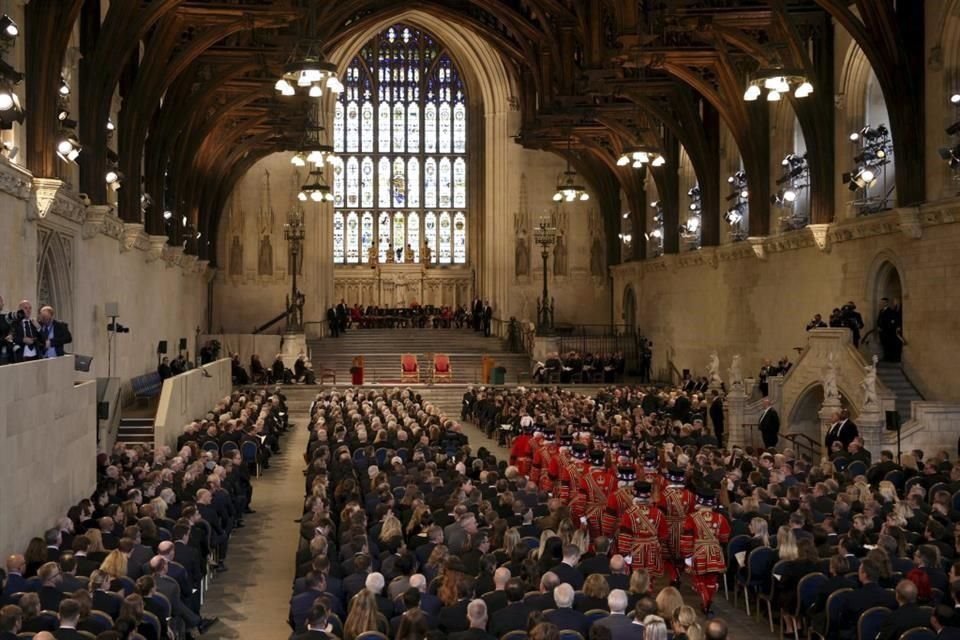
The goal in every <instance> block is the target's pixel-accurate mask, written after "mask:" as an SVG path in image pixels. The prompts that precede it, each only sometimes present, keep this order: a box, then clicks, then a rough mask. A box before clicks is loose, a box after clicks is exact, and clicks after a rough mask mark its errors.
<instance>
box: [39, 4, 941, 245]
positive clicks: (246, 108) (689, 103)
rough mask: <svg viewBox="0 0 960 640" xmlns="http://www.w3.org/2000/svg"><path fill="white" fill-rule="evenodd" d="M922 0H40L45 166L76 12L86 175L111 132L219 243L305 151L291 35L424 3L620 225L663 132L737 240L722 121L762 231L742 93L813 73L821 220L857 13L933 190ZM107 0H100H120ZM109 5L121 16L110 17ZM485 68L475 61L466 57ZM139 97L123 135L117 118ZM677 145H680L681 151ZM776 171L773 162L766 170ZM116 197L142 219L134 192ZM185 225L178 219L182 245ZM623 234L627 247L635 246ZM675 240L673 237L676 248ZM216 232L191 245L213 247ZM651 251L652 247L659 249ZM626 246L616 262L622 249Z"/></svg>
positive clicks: (752, 137)
mask: <svg viewBox="0 0 960 640" xmlns="http://www.w3.org/2000/svg"><path fill="white" fill-rule="evenodd" d="M102 4H103V6H101V5H102ZM923 4H924V3H922V2H915V3H909V2H908V3H903V2H901V3H896V5H895V4H894V2H893V0H404V1H398V0H338V1H336V2H332V1H323V2H321V0H219V1H206V0H192V1H187V0H122V1H121V0H114V1H113V2H110V3H109V7H107V6H106V2H105V0H32V2H30V3H29V4H28V5H27V9H26V11H27V20H26V37H27V46H28V47H29V51H28V53H27V57H26V58H27V69H26V72H27V85H28V87H27V88H28V96H29V102H28V105H27V108H28V119H27V126H28V133H29V146H28V149H27V157H28V164H29V166H30V169H31V170H32V171H34V173H35V174H36V175H41V176H51V177H55V176H56V175H57V173H58V170H59V167H58V160H57V158H56V155H55V153H54V144H53V141H54V140H55V136H56V135H57V133H58V124H57V120H56V115H57V103H56V91H57V86H58V83H59V77H60V73H61V68H62V66H63V58H64V53H65V51H66V47H67V43H68V41H69V38H70V35H71V32H72V30H73V28H74V27H75V25H76V24H77V23H78V22H79V29H80V45H81V53H82V54H83V58H82V63H81V72H80V83H79V90H80V96H79V98H80V109H79V114H78V116H79V118H78V119H79V123H80V125H79V126H80V138H81V141H82V142H83V144H84V148H85V149H84V153H83V154H82V155H81V158H82V160H81V162H82V164H81V185H80V188H81V191H83V192H85V193H87V194H88V195H89V196H90V198H91V200H92V201H94V202H103V201H105V196H106V194H105V190H106V186H105V184H104V181H103V177H102V176H103V174H104V172H105V170H106V168H107V164H108V160H107V149H108V147H113V148H114V149H115V151H116V153H117V154H118V155H119V168H120V169H121V171H122V172H123V173H124V175H125V176H126V181H127V184H134V185H136V184H141V183H142V184H143V185H144V190H146V191H147V192H148V193H150V194H152V196H153V197H154V200H155V201H158V200H160V199H161V197H162V198H163V201H164V202H168V203H171V202H172V203H173V206H175V207H176V209H177V211H178V214H179V213H181V212H182V213H183V214H185V215H187V216H188V218H189V219H190V220H192V222H193V225H194V226H195V228H196V229H197V230H200V231H203V236H204V237H205V238H207V239H210V240H211V241H212V239H213V238H215V236H216V230H217V226H218V222H219V218H220V212H221V210H222V209H223V205H224V202H225V200H226V198H227V196H228V195H229V193H230V191H231V188H232V186H233V185H234V183H235V182H236V180H237V179H238V178H239V177H240V176H242V175H243V173H244V172H245V171H246V170H247V168H249V167H250V166H251V165H252V164H253V163H254V162H256V160H257V159H259V158H262V157H264V156H265V155H268V154H270V153H272V152H274V151H277V150H283V149H289V148H291V146H292V145H293V144H294V143H295V141H296V137H297V133H296V132H297V131H302V130H303V127H304V125H305V123H306V120H307V117H308V116H307V105H306V104H305V102H304V101H303V100H300V99H279V98H277V97H276V96H275V94H274V91H273V83H274V82H275V81H276V79H277V77H278V75H279V72H280V69H281V68H282V65H283V63H284V62H285V61H286V59H287V57H288V56H289V54H290V52H291V50H292V48H293V46H294V43H295V42H296V41H297V39H298V38H300V37H302V36H303V35H304V33H303V31H304V25H306V24H310V25H312V27H313V33H310V34H307V35H309V36H311V37H314V38H316V39H318V40H319V41H321V42H323V43H324V46H325V47H326V48H327V50H328V51H332V50H334V49H335V48H336V47H338V46H339V45H341V44H343V43H345V42H347V41H349V40H350V39H351V38H352V37H353V36H354V35H356V34H358V33H361V32H364V31H366V30H368V29H369V28H370V27H371V26H375V25H379V24H383V23H384V22H385V21H389V20H390V19H391V18H393V17H395V16H397V15H399V14H401V13H403V12H405V11H408V10H410V9H417V10H420V11H422V12H424V13H428V14H430V15H433V16H436V17H437V18H439V19H440V20H444V21H447V22H449V23H455V24H457V25H460V26H462V27H464V28H466V29H468V30H469V31H470V32H472V33H473V34H474V35H475V36H476V37H479V38H482V39H484V40H485V41H486V42H487V43H488V44H489V45H490V46H492V47H493V48H494V49H495V50H496V51H497V52H498V53H499V54H500V56H501V57H502V59H503V61H504V63H505V66H506V67H507V68H508V70H510V72H511V73H512V74H513V75H514V77H515V79H516V86H517V87H519V91H520V95H519V96H516V98H517V102H518V104H519V105H520V109H521V112H522V123H523V125H522V130H521V131H520V132H519V136H518V141H519V142H521V143H522V144H524V145H527V146H529V147H533V148H540V149H547V150H551V151H554V152H556V153H560V154H567V153H568V149H569V154H570V159H571V162H573V163H574V164H575V166H576V167H577V169H578V170H579V171H581V172H583V174H584V176H585V178H586V179H588V180H589V181H590V182H591V185H592V186H593V188H594V189H599V190H603V191H610V192H611V193H604V194H602V195H601V197H600V198H599V201H600V203H601V207H603V208H605V209H607V208H609V209H611V211H606V210H605V211H604V214H605V216H606V217H607V219H608V224H609V225H610V229H608V231H613V233H612V234H611V233H608V237H609V236H611V235H613V236H615V235H616V230H615V227H614V225H615V224H618V222H616V220H615V219H616V218H618V217H619V215H618V213H619V212H618V211H613V209H616V208H617V207H619V192H620V191H622V192H623V193H624V194H625V196H626V199H627V200H628V202H629V203H630V205H631V209H632V210H633V211H634V212H635V213H634V229H635V233H636V234H640V233H642V231H643V230H644V225H645V216H644V215H642V212H643V211H644V207H645V206H646V197H645V194H644V193H643V188H644V187H643V184H644V181H643V179H642V174H641V172H638V171H633V170H630V169H625V168H622V167H618V166H616V162H615V161H616V158H617V156H618V155H619V154H620V152H622V151H623V150H624V149H626V148H628V147H630V146H632V145H636V144H639V143H645V144H650V145H656V146H659V147H661V148H662V149H664V151H665V152H666V155H667V157H668V163H667V165H666V166H664V167H662V168H660V169H655V170H652V171H653V178H654V179H655V181H656V183H657V186H658V191H659V192H660V193H661V196H662V198H661V199H662V200H663V201H664V205H665V207H667V208H668V209H669V208H672V210H668V211H666V212H665V213H666V215H667V216H668V218H670V219H671V220H673V219H676V215H677V213H676V208H677V206H678V203H677V202H676V201H677V200H678V198H677V196H676V190H677V185H676V182H677V180H676V162H677V158H676V156H677V155H678V154H677V150H678V149H679V147H680V146H681V145H682V147H683V148H684V149H685V150H686V152H687V155H688V156H689V157H690V160H691V163H692V164H693V167H694V169H695V171H696V173H697V176H698V178H699V179H700V182H701V188H702V190H703V205H704V212H705V214H704V215H705V219H704V225H703V242H704V244H716V243H717V242H718V241H719V238H720V222H719V212H720V209H721V207H722V194H721V188H720V184H719V163H720V155H719V154H720V149H719V134H718V129H719V124H720V123H721V122H722V123H723V124H724V125H725V126H726V127H727V128H728V129H729V131H730V133H731V135H732V137H733V140H734V141H735V143H736V145H737V148H738V151H739V153H740V156H741V158H742V160H743V165H744V168H745V169H746V171H747V175H748V177H749V178H750V209H751V216H750V221H751V228H750V233H751V234H754V235H762V234H765V233H768V232H769V229H768V228H767V225H768V220H769V215H768V211H769V206H770V205H769V196H770V182H771V180H770V179H769V176H768V175H767V174H768V172H769V166H770V158H769V153H770V152H769V148H770V145H769V124H768V122H769V115H768V114H769V109H768V107H767V105H766V104H758V103H746V102H744V101H743V100H742V93H743V90H744V87H745V82H746V77H747V75H748V74H749V73H750V72H752V71H754V70H755V69H757V68H758V67H767V66H771V65H776V64H780V65H784V66H786V67H790V68H796V69H800V70H802V71H803V72H804V73H805V75H806V76H807V77H808V78H810V79H811V80H812V82H813V83H814V85H815V87H816V91H815V93H814V94H813V96H811V97H810V98H807V99H804V100H793V99H792V98H791V106H792V108H793V109H794V111H795V113H796V116H797V119H798V121H799V123H800V126H801V127H802V129H803V134H804V137H805V139H806V143H807V148H808V151H809V154H810V158H811V162H810V165H811V185H812V188H811V203H812V219H813V221H814V222H828V221H829V220H830V219H831V218H832V206H833V201H834V194H833V185H834V175H835V173H836V168H835V167H834V166H833V144H834V142H833V140H834V131H833V127H834V109H833V102H832V101H833V93H834V88H833V82H834V80H833V60H832V55H833V49H832V47H833V33H834V30H835V29H837V28H842V29H844V30H846V31H847V32H848V33H849V34H850V35H851V36H852V37H853V38H854V40H855V41H856V43H857V44H858V45H859V46H860V47H861V49H862V50H863V52H864V54H865V55H866V57H867V59H868V60H869V62H870V64H871V65H872V66H873V68H874V70H875V72H876V75H877V78H878V80H879V82H880V84H881V87H882V89H883V91H884V93H885V95H886V96H887V98H888V100H887V102H888V110H889V112H890V126H891V129H892V131H893V135H894V144H895V158H896V162H897V171H896V176H897V191H898V193H899V197H900V199H901V203H903V204H906V203H910V202H915V201H918V200H919V199H920V198H921V197H922V185H923V175H922V172H923V163H922V161H920V154H921V153H922V143H921V142H922V141H921V140H920V139H919V136H920V135H922V131H923V125H922V122H918V119H922V114H923V109H922V106H923V105H922V100H923V95H922V91H921V87H922V82H923V64H922V63H923V58H922V56H923V42H922V39H923ZM104 8H106V11H105V12H103V9H104ZM101 15H105V17H103V18H102V19H101ZM467 71H468V72H469V70H467ZM118 88H119V92H120V95H121V98H122V108H121V110H120V115H119V122H118V123H117V125H118V126H117V131H116V132H115V134H114V140H111V138H110V134H108V132H107V130H106V128H105V126H104V123H105V122H106V120H107V117H108V115H109V113H110V108H111V103H112V100H113V96H114V93H115V91H116V90H117V89H118ZM671 156H672V157H671ZM758 177H759V179H758ZM119 210H120V214H121V216H122V217H123V218H124V219H125V220H127V221H131V222H134V221H139V220H140V219H141V210H140V197H139V192H138V190H137V189H135V188H133V189H121V191H120V202H119ZM145 224H146V227H147V231H148V232H149V233H155V234H163V233H166V232H167V231H166V230H165V227H164V222H163V219H162V207H160V206H154V207H153V208H152V209H150V210H148V211H147V212H146V216H145ZM177 234H179V229H175V230H174V235H175V237H174V238H173V241H174V242H179V241H181V238H179V237H177ZM614 244H615V243H611V249H613V253H614V254H615V253H616V250H618V248H619V247H617V246H613V245H614ZM670 245H671V243H669V242H668V246H667V250H671V246H670ZM210 246H212V245H207V244H206V243H204V244H203V246H189V245H188V250H192V251H196V252H198V253H200V254H201V255H203V257H207V258H211V259H214V258H215V256H214V255H213V252H212V251H211V249H210ZM634 257H643V256H642V248H641V250H640V251H639V252H638V254H636V255H635V256H634ZM612 258H613V259H614V260H616V259H617V256H616V255H613V256H612Z"/></svg>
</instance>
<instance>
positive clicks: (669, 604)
mask: <svg viewBox="0 0 960 640" xmlns="http://www.w3.org/2000/svg"><path fill="white" fill-rule="evenodd" d="M682 606H683V596H682V595H680V592H679V591H677V589H676V587H664V588H663V589H662V590H661V591H660V593H658V594H657V612H658V613H659V615H660V617H662V618H667V619H669V620H673V612H674V611H676V610H677V609H679V608H680V607H682ZM647 617H648V618H649V617H650V616H647ZM661 622H663V621H662V620H661ZM644 624H646V620H644ZM643 637H644V638H646V637H647V634H646V629H644V634H643Z"/></svg>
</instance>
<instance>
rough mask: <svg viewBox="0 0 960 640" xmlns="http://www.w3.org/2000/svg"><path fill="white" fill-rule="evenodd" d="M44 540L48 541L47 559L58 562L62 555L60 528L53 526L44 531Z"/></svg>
mask: <svg viewBox="0 0 960 640" xmlns="http://www.w3.org/2000/svg"><path fill="white" fill-rule="evenodd" d="M43 540H44V542H46V543H47V560H50V561H51V562H56V561H57V558H59V557H60V542H61V538H60V529H59V528H58V527H52V528H50V529H47V530H46V531H44V532H43Z"/></svg>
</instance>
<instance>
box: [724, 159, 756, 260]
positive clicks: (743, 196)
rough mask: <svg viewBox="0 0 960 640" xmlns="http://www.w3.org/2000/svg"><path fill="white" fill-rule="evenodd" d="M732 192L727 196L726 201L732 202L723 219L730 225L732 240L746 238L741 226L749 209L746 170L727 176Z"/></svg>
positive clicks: (737, 240) (736, 240)
mask: <svg viewBox="0 0 960 640" xmlns="http://www.w3.org/2000/svg"><path fill="white" fill-rule="evenodd" d="M727 184H729V185H730V187H731V189H732V192H731V193H730V195H728V196H727V202H732V204H731V205H730V208H729V209H727V211H726V213H724V214H723V219H724V221H726V223H727V225H728V226H729V227H730V239H731V240H733V241H734V242H739V241H741V240H746V239H747V232H746V230H745V229H744V228H743V221H744V220H745V219H746V217H747V214H748V212H749V210H750V190H749V188H748V186H747V172H746V171H744V170H743V169H739V170H738V171H737V172H736V173H734V174H733V175H732V176H729V177H728V178H727Z"/></svg>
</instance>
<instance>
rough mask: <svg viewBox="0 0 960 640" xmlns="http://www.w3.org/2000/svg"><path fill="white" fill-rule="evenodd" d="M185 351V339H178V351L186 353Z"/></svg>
mask: <svg viewBox="0 0 960 640" xmlns="http://www.w3.org/2000/svg"><path fill="white" fill-rule="evenodd" d="M186 350H187V339H186V338H180V351H186Z"/></svg>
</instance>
